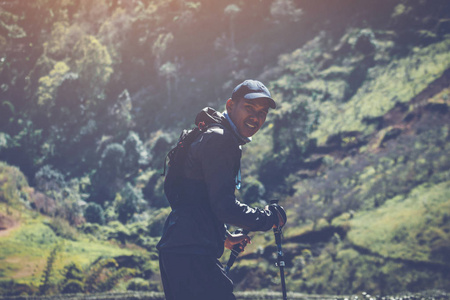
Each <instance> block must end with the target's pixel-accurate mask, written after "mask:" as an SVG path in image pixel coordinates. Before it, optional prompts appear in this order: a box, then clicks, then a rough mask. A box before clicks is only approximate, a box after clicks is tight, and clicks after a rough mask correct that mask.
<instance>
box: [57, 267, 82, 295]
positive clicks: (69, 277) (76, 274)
mask: <svg viewBox="0 0 450 300" xmlns="http://www.w3.org/2000/svg"><path fill="white" fill-rule="evenodd" d="M63 276H64V280H63V282H62V284H61V286H62V288H61V293H63V294H76V293H82V292H83V291H84V282H83V280H84V274H83V270H82V268H81V266H79V265H78V264H76V263H73V262H72V263H70V264H68V265H67V266H65V267H64V270H63Z"/></svg>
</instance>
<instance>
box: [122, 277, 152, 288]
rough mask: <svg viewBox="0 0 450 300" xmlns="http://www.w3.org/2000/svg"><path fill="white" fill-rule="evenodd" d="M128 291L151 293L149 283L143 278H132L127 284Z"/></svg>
mask: <svg viewBox="0 0 450 300" xmlns="http://www.w3.org/2000/svg"><path fill="white" fill-rule="evenodd" d="M127 290H128V291H152V288H151V287H150V282H149V281H148V280H145V279H143V278H139V277H138V278H133V279H131V280H130V281H129V282H128V284H127Z"/></svg>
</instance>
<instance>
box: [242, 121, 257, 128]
mask: <svg viewBox="0 0 450 300" xmlns="http://www.w3.org/2000/svg"><path fill="white" fill-rule="evenodd" d="M245 125H247V126H248V127H250V128H255V127H256V126H255V125H253V124H250V123H248V122H245Z"/></svg>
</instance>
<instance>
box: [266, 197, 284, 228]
mask: <svg viewBox="0 0 450 300" xmlns="http://www.w3.org/2000/svg"><path fill="white" fill-rule="evenodd" d="M265 209H268V210H270V211H271V212H272V214H274V215H276V216H277V217H278V222H276V223H274V224H273V227H274V228H276V227H283V226H284V224H286V221H287V216H286V211H285V210H284V208H283V206H281V205H278V204H275V203H272V204H270V205H267V206H266V207H265Z"/></svg>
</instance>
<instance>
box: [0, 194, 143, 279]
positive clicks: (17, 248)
mask: <svg viewBox="0 0 450 300" xmlns="http://www.w3.org/2000/svg"><path fill="white" fill-rule="evenodd" d="M1 207H2V210H5V205H4V204H3V203H2V204H1ZM21 215H22V217H21V219H20V226H18V227H17V228H15V229H13V230H12V231H11V232H9V234H8V235H6V236H3V237H1V238H0V260H1V267H0V274H1V277H0V278H3V279H15V280H16V281H17V282H18V283H25V284H28V285H33V286H38V285H39V283H40V280H41V277H42V272H43V270H44V267H45V265H46V261H47V257H48V256H49V254H50V252H51V250H52V249H53V248H54V247H55V246H56V245H58V244H60V245H62V247H61V250H60V251H59V252H58V254H57V259H56V262H55V267H54V270H55V272H54V273H53V274H54V276H55V279H57V280H58V279H61V276H62V275H61V273H60V272H59V271H61V270H63V268H64V266H65V265H67V264H69V263H71V262H76V263H78V264H80V265H81V266H83V267H86V266H88V265H89V264H91V263H92V262H94V261H95V260H96V259H97V258H99V257H115V256H119V255H131V254H133V252H137V251H141V250H134V251H132V250H130V249H125V248H121V247H119V246H118V245H115V244H112V243H110V242H100V241H97V240H93V239H89V238H88V237H87V236H84V235H79V236H78V238H77V240H76V241H72V240H65V239H63V238H61V237H58V236H56V235H55V233H54V232H53V230H52V229H51V228H50V227H49V226H47V225H46V224H45V223H46V222H49V218H48V217H44V216H41V215H38V214H36V213H34V212H32V211H22V213H21Z"/></svg>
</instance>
